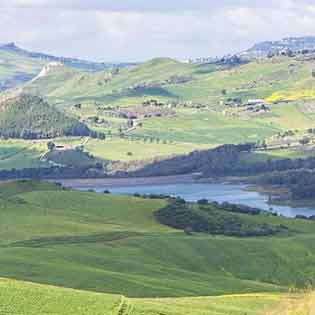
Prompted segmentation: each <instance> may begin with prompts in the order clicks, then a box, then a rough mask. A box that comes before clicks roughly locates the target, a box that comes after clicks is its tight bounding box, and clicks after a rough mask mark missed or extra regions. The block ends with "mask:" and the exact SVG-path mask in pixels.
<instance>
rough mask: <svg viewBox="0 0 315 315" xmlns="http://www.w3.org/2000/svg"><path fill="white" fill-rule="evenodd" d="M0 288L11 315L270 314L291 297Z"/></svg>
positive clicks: (22, 285)
mask: <svg viewBox="0 0 315 315" xmlns="http://www.w3.org/2000/svg"><path fill="white" fill-rule="evenodd" d="M0 292H1V294H0V312H1V314H10V315H11V314H12V315H13V314H14V315H18V314H27V315H38V314H54V315H148V314H150V315H159V314H161V313H163V314H165V315H186V314H190V315H205V314H220V315H239V314H244V312H246V314H249V315H267V314H269V311H271V310H272V309H278V308H279V306H280V305H281V304H282V303H284V302H290V300H291V299H290V296H286V295H280V294H253V295H250V294H248V295H233V296H220V297H200V298H179V299H130V298H129V299H128V298H126V297H123V296H119V295H109V294H100V293H92V292H88V291H78V290H71V289H64V288H59V287H52V286H45V285H38V284H34V283H28V282H20V281H14V280H9V279H0ZM187 312H189V313H187ZM278 314H280V313H278ZM283 315H285V314H283Z"/></svg>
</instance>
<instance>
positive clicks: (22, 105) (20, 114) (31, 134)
mask: <svg viewBox="0 0 315 315" xmlns="http://www.w3.org/2000/svg"><path fill="white" fill-rule="evenodd" d="M89 134H90V131H89V128H88V127H86V126H85V125H84V124H82V123H80V122H79V121H77V120H76V119H73V118H69V117H67V116H66V115H65V114H64V113H61V112H59V111H58V110H56V109H55V108H54V107H52V106H50V105H49V104H48V103H46V102H45V101H44V100H43V99H42V98H40V97H36V96H29V95H20V96H18V97H15V98H13V99H8V100H6V101H4V102H2V103H1V104H0V136H1V137H3V138H23V139H42V138H54V137H59V136H64V135H67V136H87V135H89Z"/></svg>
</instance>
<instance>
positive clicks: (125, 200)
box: [0, 182, 315, 298]
mask: <svg viewBox="0 0 315 315" xmlns="http://www.w3.org/2000/svg"><path fill="white" fill-rule="evenodd" d="M0 191H3V193H2V195H0V198H1V211H0V227H1V228H0V239H1V241H0V276H1V277H5V278H14V279H19V280H27V281H33V282H38V283H43V284H51V285H57V286H63V287H69V288H75V289H82V290H90V291H97V292H105V293H111V294H122V295H125V296H128V297H138V298H144V297H147V298H153V297H187V296H210V295H225V294H241V293H255V292H281V291H282V292H283V291H287V290H288V289H289V288H291V287H303V286H306V285H308V284H311V283H312V279H313V278H314V273H315V268H313V266H314V261H315V246H314V244H315V242H314V239H315V235H314V224H315V223H313V222H307V221H303V220H291V219H285V218H281V217H278V218H275V217H271V216H266V217H264V216H263V217H261V218H258V217H257V218H256V217H255V218H252V219H253V220H261V222H264V221H265V222H266V223H271V224H283V225H286V226H288V227H289V228H290V230H291V231H295V232H294V233H290V235H287V236H285V235H282V236H281V235H279V236H278V237H258V238H255V237H253V238H233V237H224V236H215V237H214V236H210V235H203V234H195V235H193V236H189V235H186V234H185V233H184V232H183V231H180V230H174V229H171V228H168V227H166V226H163V225H160V224H159V223H158V222H157V221H156V220H155V217H154V215H153V211H154V210H156V209H158V208H160V207H162V206H164V205H165V201H161V200H143V199H137V198H131V197H123V196H121V197H118V196H112V195H105V194H104V195H102V194H95V193H80V192H72V191H65V190H60V189H59V188H58V187H55V186H53V185H44V186H41V185H38V184H32V185H29V184H28V182H26V183H20V184H16V183H11V184H9V185H8V184H6V185H5V186H1V187H0Z"/></svg>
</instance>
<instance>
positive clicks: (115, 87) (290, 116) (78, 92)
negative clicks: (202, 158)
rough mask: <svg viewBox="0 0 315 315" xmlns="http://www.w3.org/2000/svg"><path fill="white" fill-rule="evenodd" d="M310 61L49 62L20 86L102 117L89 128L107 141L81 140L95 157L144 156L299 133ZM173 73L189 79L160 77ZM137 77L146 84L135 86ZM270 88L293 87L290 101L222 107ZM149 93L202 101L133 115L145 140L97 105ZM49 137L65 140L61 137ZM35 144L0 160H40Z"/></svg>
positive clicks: (130, 102)
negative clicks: (159, 113)
mask: <svg viewBox="0 0 315 315" xmlns="http://www.w3.org/2000/svg"><path fill="white" fill-rule="evenodd" d="M311 67H312V64H311V62H308V61H307V62H301V61H298V60H295V59H294V58H287V57H277V58H273V59H265V60H256V61H252V62H250V63H248V64H243V65H240V66H236V67H230V68H225V69H223V68H222V67H221V68H216V66H214V65H192V64H186V63H181V62H177V61H175V60H172V59H169V58H157V59H153V60H151V61H147V62H144V63H143V64H140V65H137V66H132V67H127V68H123V69H120V70H119V72H117V73H114V74H113V73H112V70H111V69H109V70H108V69H107V70H104V71H99V72H95V73H86V72H82V71H80V70H78V69H73V68H70V67H68V66H63V67H54V68H52V69H51V71H50V72H48V74H47V75H46V76H44V77H41V78H39V79H37V80H35V81H33V82H30V83H28V84H26V85H25V86H23V88H24V91H26V92H27V91H28V92H32V93H35V94H38V93H39V94H41V95H43V96H45V97H46V98H47V99H48V100H49V101H50V102H51V103H53V104H56V105H57V107H58V109H60V110H65V111H66V113H67V114H68V115H70V116H72V117H76V118H79V119H81V120H86V119H88V118H90V117H95V116H97V117H99V118H100V119H103V120H105V121H106V122H108V123H109V125H108V126H106V124H105V125H104V126H102V125H100V126H98V125H97V124H94V125H93V124H90V125H89V127H91V128H92V129H95V130H97V131H101V132H105V133H110V134H111V136H109V137H108V138H110V139H108V140H107V141H106V142H103V141H95V140H91V141H90V142H89V143H88V144H87V145H86V147H85V149H86V151H87V152H90V153H91V154H92V155H95V157H97V158H100V159H103V160H121V161H134V160H145V159H148V160H150V159H154V158H163V157H168V156H171V155H176V154H183V153H189V152H191V151H193V150H195V149H204V148H210V147H214V146H217V145H220V144H226V143H244V142H257V141H261V140H264V139H266V140H267V141H269V140H270V139H271V137H272V136H274V135H276V134H277V133H281V132H285V131H287V130H289V129H294V130H299V131H300V132H301V133H302V132H303V131H306V130H307V129H308V128H313V127H314V124H313V116H314V112H315V109H314V108H313V107H312V104H311V102H312V95H310V94H307V93H304V92H305V91H311V90H312V89H313V85H314V79H313V78H312V76H311V71H310V69H311ZM172 76H173V77H174V76H178V77H181V76H186V77H188V78H190V79H189V80H188V81H187V82H185V83H176V84H175V83H170V82H168V81H167V80H169V79H170V78H171V77H172ZM141 84H142V85H143V84H146V85H147V86H144V87H141V88H136V89H135V86H137V85H141ZM223 90H224V91H225V93H222V91H223ZM303 91H304V92H303ZM275 93H278V94H279V95H282V94H284V93H291V94H294V93H295V95H297V96H296V97H295V98H294V99H292V100H293V102H289V103H286V102H280V103H278V101H280V100H281V99H279V100H277V99H275V98H274V99H271V100H270V105H269V106H270V112H267V113H265V114H260V115H254V116H250V115H240V114H233V115H232V114H229V108H228V107H226V106H224V105H222V103H224V101H226V100H228V99H229V98H235V97H237V98H240V99H241V100H242V101H243V102H246V101H247V100H248V99H249V98H265V99H268V98H269V97H270V96H272V95H275ZM303 93H304V94H303ZM306 96H307V97H306ZM152 98H153V99H157V100H160V101H162V102H164V103H167V102H169V101H177V102H184V101H192V102H197V103H198V102H200V103H202V104H204V105H205V106H206V108H199V109H198V108H183V107H181V106H180V107H177V108H173V109H172V111H173V112H174V115H172V116H165V117H151V118H139V119H137V120H136V122H138V123H141V125H142V127H139V126H138V127H136V128H135V129H134V130H132V131H130V132H128V133H127V135H128V136H129V137H140V139H145V138H146V139H153V140H152V141H146V142H145V141H142V140H138V141H131V140H130V138H129V140H128V139H122V138H119V137H118V130H119V128H120V126H121V125H122V124H126V123H127V120H126V119H124V118H121V117H120V118H119V117H112V116H110V115H108V114H106V111H103V110H100V108H102V107H107V106H112V107H113V108H117V107H120V108H121V107H130V106H131V107H132V106H134V105H138V106H140V105H141V104H142V102H143V101H145V100H148V99H152ZM75 103H82V108H81V109H77V108H73V107H72V106H71V105H73V104H75ZM54 141H55V142H60V143H61V142H62V141H65V142H67V140H65V139H55V140H54ZM1 150H2V151H3V149H2V148H1V144H0V151H1ZM37 150H38V148H37V147H36V148H34V147H32V149H30V150H26V151H25V152H24V155H22V156H21V155H19V154H17V155H16V156H15V157H14V158H12V159H11V160H10V159H5V160H3V161H2V160H0V168H3V169H8V168H12V167H16V168H23V167H36V166H43V164H42V163H40V162H39V161H38V152H37ZM40 151H41V150H40ZM41 152H42V151H41ZM0 155H1V153H0ZM284 155H286V153H284ZM270 156H273V154H272V153H271V154H270ZM292 156H295V154H293V155H292ZM297 156H299V157H300V156H302V157H304V156H308V154H307V153H305V155H304V151H303V150H301V152H300V154H297Z"/></svg>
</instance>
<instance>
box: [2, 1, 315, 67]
mask: <svg viewBox="0 0 315 315" xmlns="http://www.w3.org/2000/svg"><path fill="white" fill-rule="evenodd" d="M314 18H315V5H314V1H313V0H266V1H260V0H259V1H258V0H252V1H250V0H234V1H232V0H222V1H216V0H215V1H210V0H181V1H180V0H172V1H169V0H167V1H166V0H160V1H158V2H156V1H148V0H124V1H117V0H115V1H113V0H110V1H109V0H90V1H86V0H84V1H83V0H67V1H64V0H62V1H61V0H54V1H51V0H49V1H48V0H0V42H9V41H10V42H11V41H16V42H17V43H18V44H19V45H21V46H24V47H26V48H28V49H33V50H40V51H46V52H50V53H54V54H58V55H67V56H76V57H84V58H90V59H97V60H105V61H109V60H115V61H117V60H142V59H148V58H152V57H155V56H171V57H178V58H186V57H190V56H193V57H197V56H207V55H220V54H224V53H229V52H233V51H234V52H235V51H239V50H241V49H244V48H246V47H248V46H249V45H251V44H253V43H254V42H256V41H260V40H268V39H272V40H273V39H278V38H281V37H284V36H291V35H311V34H314V35H315V24H314V23H313V21H314Z"/></svg>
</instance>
